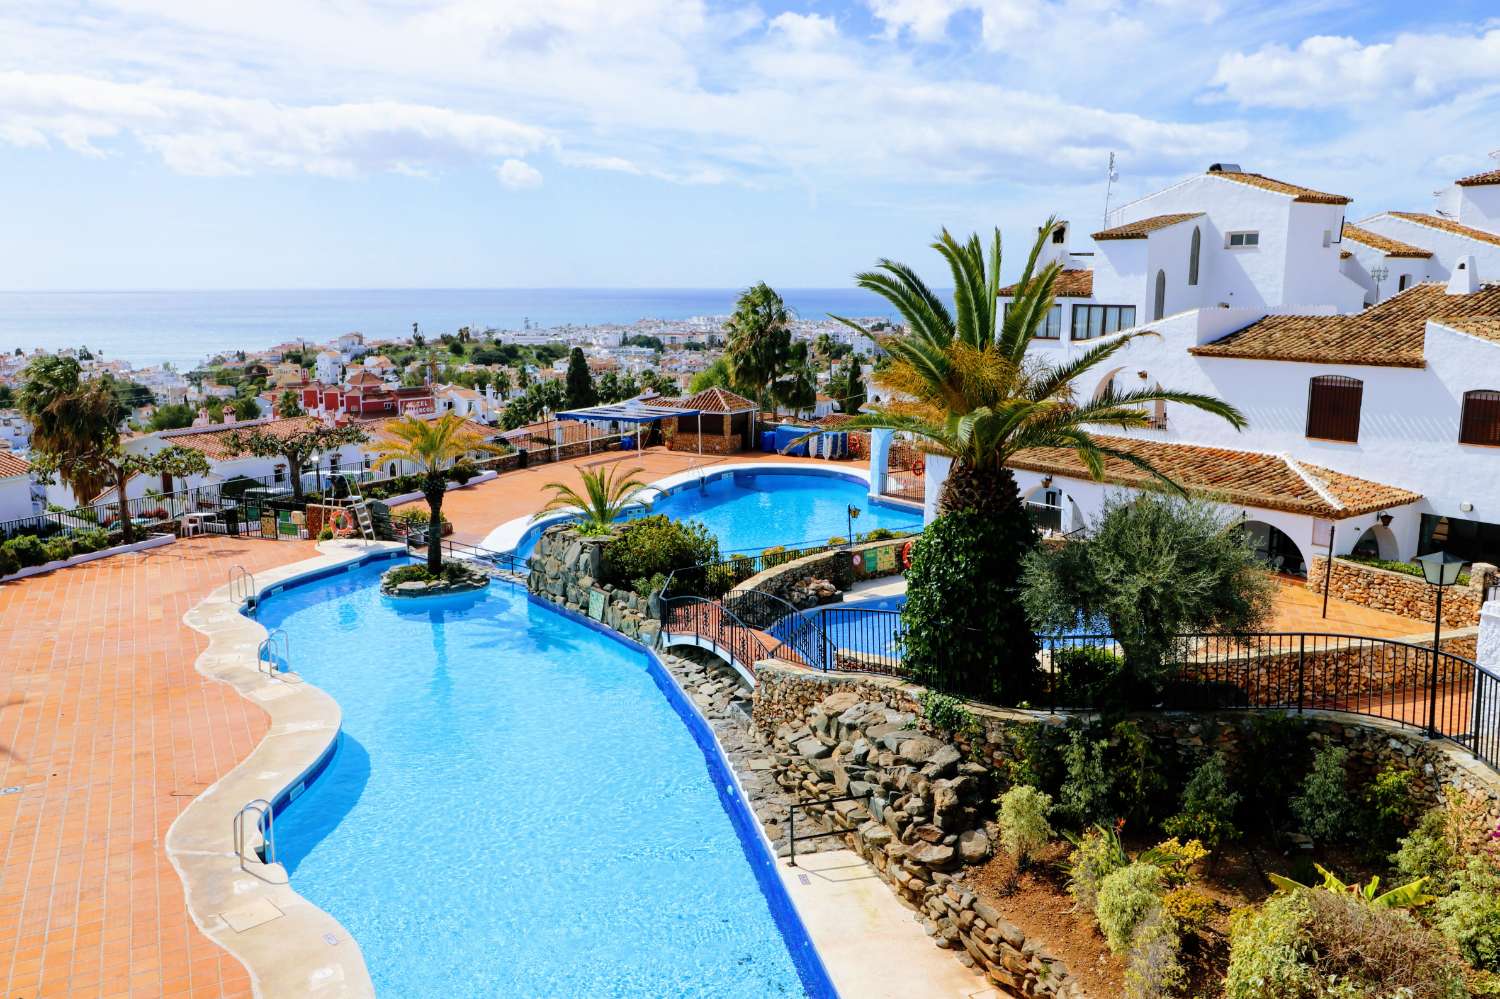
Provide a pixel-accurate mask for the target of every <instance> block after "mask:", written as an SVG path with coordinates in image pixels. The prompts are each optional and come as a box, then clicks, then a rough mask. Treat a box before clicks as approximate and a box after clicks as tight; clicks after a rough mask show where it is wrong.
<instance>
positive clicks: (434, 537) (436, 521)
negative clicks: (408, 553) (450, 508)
mask: <svg viewBox="0 0 1500 999" xmlns="http://www.w3.org/2000/svg"><path fill="white" fill-rule="evenodd" d="M446 492H447V482H445V481H444V479H443V476H442V474H441V473H433V472H429V473H427V475H426V477H425V478H424V479H423V480H422V495H423V496H424V497H426V499H427V571H428V572H430V573H432V574H433V575H434V576H436V575H437V574H438V573H440V572H442V571H443V495H444V494H445V493H446Z"/></svg>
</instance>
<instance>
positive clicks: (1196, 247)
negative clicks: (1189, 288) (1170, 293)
mask: <svg viewBox="0 0 1500 999" xmlns="http://www.w3.org/2000/svg"><path fill="white" fill-rule="evenodd" d="M1202 251H1203V233H1202V232H1201V231H1199V229H1198V227H1197V226H1193V245H1192V248H1191V249H1189V250H1188V284H1190V285H1196V284H1197V283H1198V255H1199V254H1200V253H1201V252H1202Z"/></svg>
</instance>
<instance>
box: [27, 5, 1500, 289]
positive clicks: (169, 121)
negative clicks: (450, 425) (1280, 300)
mask: <svg viewBox="0 0 1500 999" xmlns="http://www.w3.org/2000/svg"><path fill="white" fill-rule="evenodd" d="M1496 149H1500V6H1497V5H1496V4H1495V3H1494V2H1493V0H1447V2H1445V0H1432V2H1427V3H1421V4H1416V3H1410V2H1407V0H1402V2H1395V0H1347V2H1346V0H1300V2H1293V3H1276V2H1265V0H849V2H833V0H809V2H801V3H770V2H767V3H760V4H753V3H740V2H736V0H725V2H708V0H339V2H337V3H323V2H317V0H257V2H255V3H245V2H243V0H130V2H120V0H92V2H87V3H84V2H75V0H0V195H3V196H0V289H11V290H36V289H106V288H107V289H134V288H185V289H208V288H420V287H439V288H446V287H486V288H487V287H521V288H525V287H681V288H692V287H711V288H719V287H739V286H744V285H748V284H751V283H754V282H755V281H759V280H766V281H769V282H771V283H772V284H781V285H784V286H792V287H845V286H848V285H849V284H850V283H851V282H852V276H853V275H854V274H855V273H856V272H857V271H859V270H862V269H865V268H868V267H869V266H870V265H872V264H873V263H875V262H876V261H877V260H878V259H879V258H881V257H890V258H893V259H897V260H902V261H906V262H909V263H911V264H913V265H915V266H917V267H918V269H919V270H920V271H921V272H922V273H924V274H926V275H928V276H929V277H932V278H934V279H936V280H941V274H940V273H939V270H938V265H937V258H936V255H935V254H934V253H933V252H932V251H931V250H930V249H929V248H928V246H929V244H930V242H931V241H932V238H933V236H934V235H935V234H936V233H937V232H938V231H939V230H940V229H941V228H943V227H949V228H951V229H953V230H955V231H957V232H961V233H967V232H970V231H975V230H981V231H985V232H988V231H989V229H990V228H991V227H995V226H998V227H1000V228H1001V230H1002V232H1003V233H1004V235H1005V237H1006V245H1007V247H1008V248H1009V253H1008V259H1009V260H1010V262H1011V266H1010V267H1008V268H1007V271H1008V272H1011V273H1013V271H1014V269H1015V267H1017V266H1018V263H1017V261H1018V260H1019V258H1020V257H1021V255H1022V254H1021V248H1022V246H1023V245H1024V244H1026V242H1027V241H1028V233H1031V234H1034V233H1035V231H1036V226H1037V225H1039V224H1040V223H1041V222H1042V221H1043V220H1044V219H1045V218H1046V217H1047V216H1048V215H1051V214H1057V215H1059V216H1060V217H1063V218H1068V219H1070V220H1074V221H1075V231H1078V230H1081V231H1083V232H1087V231H1089V228H1088V227H1090V226H1092V225H1093V224H1094V223H1095V221H1096V220H1098V219H1100V218H1101V216H1102V213H1103V209H1104V199H1105V178H1106V164H1107V162H1108V159H1109V154H1110V153H1111V152H1113V153H1115V154H1116V157H1117V161H1118V166H1117V170H1118V173H1119V180H1118V181H1117V182H1116V183H1115V185H1114V191H1113V199H1114V200H1113V203H1114V204H1116V205H1118V204H1120V203H1121V202H1122V201H1124V200H1128V199H1129V198H1131V197H1134V196H1138V195H1141V194H1145V193H1148V192H1150V191H1152V190H1156V189H1159V188H1161V187H1163V186H1165V185H1167V184H1169V183H1171V182H1173V181H1174V180H1176V179H1179V178H1181V177H1184V176H1187V175H1189V174H1192V173H1197V172H1200V171H1202V170H1204V169H1205V168H1206V167H1207V166H1208V165H1209V164H1210V163H1213V162H1217V161H1229V162H1236V163H1239V164H1241V166H1243V167H1244V168H1245V169H1247V170H1254V171H1258V172H1261V173H1265V174H1268V175H1270V176H1274V177H1279V178H1282V179H1285V180H1290V181H1293V182H1296V183H1300V184H1305V185H1308V186H1311V187H1316V188H1319V189H1322V190H1329V191H1335V192H1338V193H1340V194H1346V195H1348V196H1350V197H1352V198H1354V199H1355V202H1354V204H1353V205H1352V206H1351V212H1350V217H1351V218H1359V217H1362V216H1363V215H1365V214H1371V213H1374V212H1376V211H1380V210H1385V209H1389V208H1402V209H1415V210H1424V209H1429V208H1430V207H1431V206H1432V204H1433V198H1432V192H1433V191H1434V190H1435V189H1436V188H1438V187H1439V186H1441V185H1443V184H1445V183H1448V182H1450V181H1451V180H1453V179H1454V178H1456V177H1458V176H1462V175H1464V174H1467V173H1472V172H1476V171H1478V170H1482V169H1487V168H1492V167H1493V166H1494V165H1495V161H1494V160H1492V159H1490V158H1488V154H1489V153H1490V152H1491V151H1493V150H1496Z"/></svg>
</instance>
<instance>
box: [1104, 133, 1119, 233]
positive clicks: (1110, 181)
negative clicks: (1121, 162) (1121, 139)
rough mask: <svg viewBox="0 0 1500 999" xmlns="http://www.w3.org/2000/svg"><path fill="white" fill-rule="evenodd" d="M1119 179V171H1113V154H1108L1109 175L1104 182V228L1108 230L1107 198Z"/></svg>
mask: <svg viewBox="0 0 1500 999" xmlns="http://www.w3.org/2000/svg"><path fill="white" fill-rule="evenodd" d="M1119 179H1120V174H1119V171H1117V170H1116V169H1115V154H1114V153H1113V152H1111V153H1110V154H1109V174H1108V176H1107V177H1106V178H1105V181H1104V228H1106V229H1108V228H1109V196H1110V193H1111V192H1112V191H1113V189H1114V184H1115V181H1117V180H1119Z"/></svg>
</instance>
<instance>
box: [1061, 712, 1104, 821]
mask: <svg viewBox="0 0 1500 999" xmlns="http://www.w3.org/2000/svg"><path fill="white" fill-rule="evenodd" d="M1108 750H1109V742H1108V741H1107V740H1105V739H1096V738H1094V737H1093V736H1092V735H1091V733H1090V730H1089V729H1088V728H1085V727H1083V726H1079V727H1078V728H1075V729H1073V731H1072V732H1071V733H1070V734H1069V736H1068V744H1067V746H1066V747H1065V748H1064V749H1063V752H1062V759H1063V767H1064V772H1065V776H1064V777H1063V782H1062V790H1061V793H1060V797H1061V803H1060V805H1059V811H1061V812H1062V813H1063V814H1064V815H1066V816H1069V817H1071V818H1072V819H1073V821H1074V822H1076V823H1078V824H1079V825H1084V824H1087V823H1090V822H1113V821H1114V819H1115V809H1114V804H1113V801H1112V798H1113V796H1114V793H1113V792H1114V783H1113V781H1112V780H1111V778H1110V771H1109V766H1108V763H1107V762H1106V760H1105V754H1106V752H1107V751H1108Z"/></svg>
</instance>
